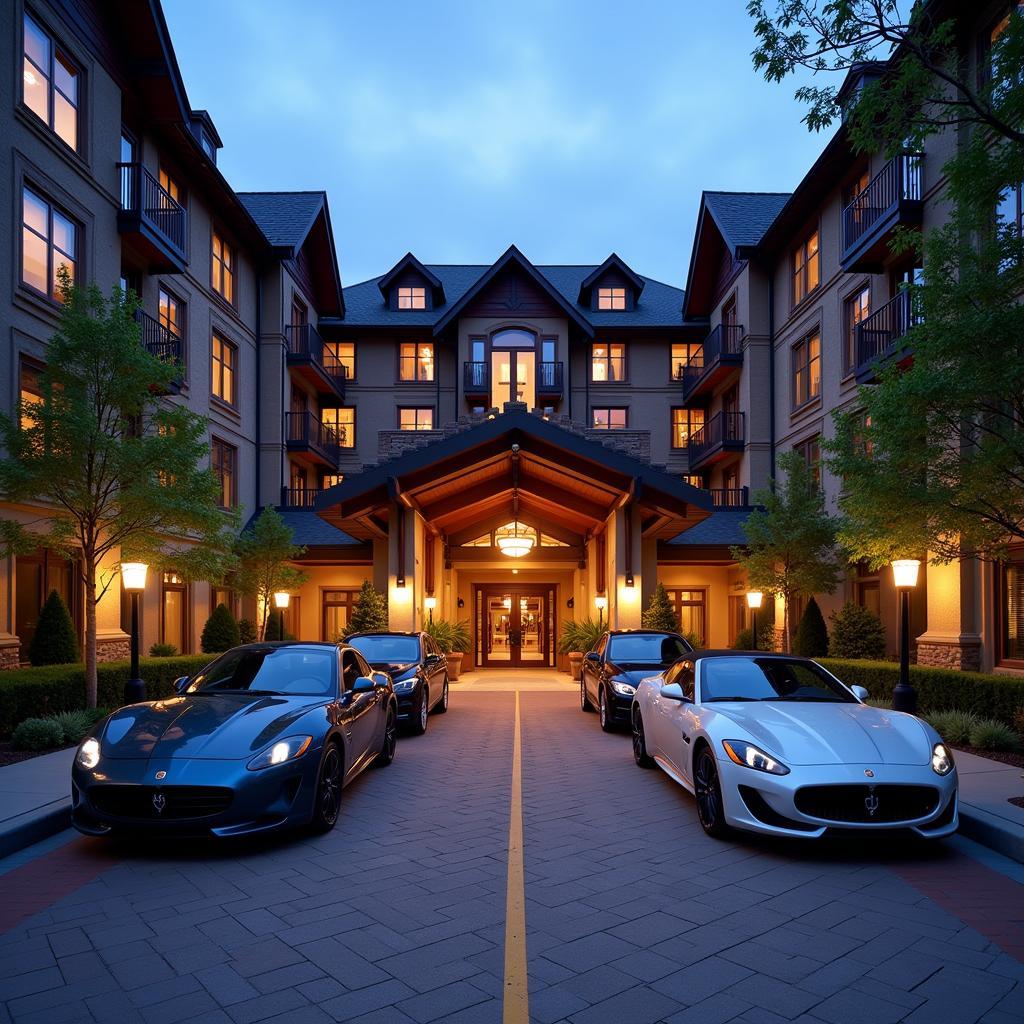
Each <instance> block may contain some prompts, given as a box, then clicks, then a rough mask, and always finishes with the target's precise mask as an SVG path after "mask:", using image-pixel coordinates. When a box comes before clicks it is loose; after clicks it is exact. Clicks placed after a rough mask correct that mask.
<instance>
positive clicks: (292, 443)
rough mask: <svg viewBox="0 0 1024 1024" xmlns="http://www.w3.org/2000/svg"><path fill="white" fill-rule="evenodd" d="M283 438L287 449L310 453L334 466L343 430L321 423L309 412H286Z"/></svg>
mask: <svg viewBox="0 0 1024 1024" xmlns="http://www.w3.org/2000/svg"><path fill="white" fill-rule="evenodd" d="M284 437H285V441H286V442H287V445H288V447H289V448H291V449H293V450H299V451H303V450H305V451H309V452H312V453H313V454H315V455H318V456H319V457H320V458H321V459H323V460H324V461H326V462H329V463H331V464H332V465H336V464H337V461H338V456H339V455H340V454H341V447H342V445H343V444H344V443H345V428H344V427H334V426H332V425H331V424H330V423H323V422H322V421H321V420H320V419H319V418H318V417H317V416H315V415H314V414H313V413H311V412H286V413H285V414H284Z"/></svg>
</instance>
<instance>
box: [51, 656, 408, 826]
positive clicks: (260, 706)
mask: <svg viewBox="0 0 1024 1024" xmlns="http://www.w3.org/2000/svg"><path fill="white" fill-rule="evenodd" d="M174 688H175V690H176V691H177V696H174V697H170V698H167V699H166V700H156V701H148V702H144V703H141V704H130V705H128V707H124V708H121V709H120V710H119V711H115V712H114V713H113V714H112V715H110V716H108V717H107V718H106V719H104V720H103V721H102V722H100V723H98V724H97V726H96V728H95V730H94V731H93V732H92V733H91V735H90V736H89V737H88V738H87V739H85V740H83V742H82V744H81V746H79V748H78V752H77V754H76V755H75V760H74V765H73V767H72V769H71V803H72V821H73V823H74V825H75V827H76V828H77V829H78V830H79V831H80V832H84V833H85V834H86V835H93V836H98V835H108V834H110V833H112V832H132V831H134V832H146V833H147V834H149V835H154V834H160V833H162V832H167V833H174V834H186V835H196V836H241V835H249V834H252V833H258V832H267V831H270V830H272V829H279V828H285V827H288V826H295V825H309V826H311V827H312V828H313V830H314V831H317V832H327V831H329V830H330V829H332V828H333V827H334V825H335V822H336V821H337V820H338V812H339V809H340V806H341V792H342V789H343V787H344V786H345V785H347V784H348V783H349V782H351V781H352V780H353V779H354V778H355V777H356V776H357V775H358V774H359V773H360V772H362V771H363V769H364V768H367V767H369V766H370V765H371V764H379V765H387V764H390V763H391V760H392V758H393V757H394V756H395V745H396V738H397V732H398V706H397V702H396V700H395V695H394V691H393V690H392V687H391V680H390V679H388V677H387V676H386V675H385V674H384V673H382V672H375V671H373V670H372V669H371V668H370V666H369V665H367V663H366V661H365V659H364V658H363V656H362V655H361V654H360V653H359V652H358V651H357V650H355V649H354V648H352V647H349V646H347V645H345V644H340V645H339V644H317V643H259V644H246V645H245V646H243V647H235V648H233V649H232V650H230V651H228V652H227V653H225V654H222V655H221V656H220V657H219V658H217V659H216V660H215V661H213V662H211V663H210V664H209V665H207V666H206V667H205V668H204V669H203V670H202V671H201V672H199V673H198V675H195V676H192V677H188V676H183V677H182V678H181V679H179V680H177V681H176V682H175V684H174Z"/></svg>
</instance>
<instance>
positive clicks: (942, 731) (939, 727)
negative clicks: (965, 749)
mask: <svg viewBox="0 0 1024 1024" xmlns="http://www.w3.org/2000/svg"><path fill="white" fill-rule="evenodd" d="M923 717H924V718H925V720H926V721H927V722H928V724H929V725H931V727H932V728H933V729H934V730H935V731H936V732H937V733H938V734H939V735H940V736H941V737H942V738H943V739H944V740H945V741H946V742H947V743H952V744H954V745H959V746H964V745H965V744H968V743H970V742H971V732H972V731H973V730H974V729H975V728H976V727H977V726H978V724H979V723H980V722H981V719H980V718H978V716H977V715H972V714H971V713H970V712H969V711H968V712H964V711H936V712H935V713H934V714H931V715H924V716H923Z"/></svg>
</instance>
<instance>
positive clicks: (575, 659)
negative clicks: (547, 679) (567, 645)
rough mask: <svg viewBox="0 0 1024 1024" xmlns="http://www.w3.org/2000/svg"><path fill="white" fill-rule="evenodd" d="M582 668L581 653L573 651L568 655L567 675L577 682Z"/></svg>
mask: <svg viewBox="0 0 1024 1024" xmlns="http://www.w3.org/2000/svg"><path fill="white" fill-rule="evenodd" d="M582 669H583V655H582V654H581V653H579V652H577V651H573V652H571V653H570V655H569V675H571V676H572V678H573V679H574V680H575V681H576V682H579V678H580V672H581V671H582Z"/></svg>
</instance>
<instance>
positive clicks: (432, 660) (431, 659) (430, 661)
mask: <svg viewBox="0 0 1024 1024" xmlns="http://www.w3.org/2000/svg"><path fill="white" fill-rule="evenodd" d="M440 660H441V655H440V654H428V655H427V656H426V657H425V658H424V659H423V664H424V665H436V664H437V663H438V662H439V661H440Z"/></svg>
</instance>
